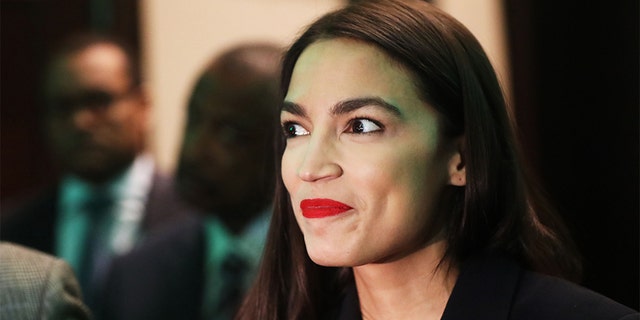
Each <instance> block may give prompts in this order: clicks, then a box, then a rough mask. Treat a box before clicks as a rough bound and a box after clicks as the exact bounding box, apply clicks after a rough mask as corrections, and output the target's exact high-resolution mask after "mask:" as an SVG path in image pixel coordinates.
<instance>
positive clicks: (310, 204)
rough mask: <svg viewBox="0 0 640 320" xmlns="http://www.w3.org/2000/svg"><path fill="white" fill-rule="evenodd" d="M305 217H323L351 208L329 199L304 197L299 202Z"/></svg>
mask: <svg viewBox="0 0 640 320" xmlns="http://www.w3.org/2000/svg"><path fill="white" fill-rule="evenodd" d="M300 209H302V215H303V216H304V217H305V218H325V217H330V216H335V215H338V214H341V213H343V212H345V211H349V210H351V209H353V208H351V207H350V206H348V205H346V204H344V203H342V202H338V201H335V200H331V199H305V200H302V201H301V202H300Z"/></svg>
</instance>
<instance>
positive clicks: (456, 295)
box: [442, 257, 522, 320]
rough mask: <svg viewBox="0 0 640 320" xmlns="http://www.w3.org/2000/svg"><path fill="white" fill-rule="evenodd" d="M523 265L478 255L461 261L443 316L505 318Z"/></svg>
mask: <svg viewBox="0 0 640 320" xmlns="http://www.w3.org/2000/svg"><path fill="white" fill-rule="evenodd" d="M521 273H522V269H521V268H520V267H519V266H518V265H517V264H516V263H515V262H513V261H511V260H508V259H504V258H497V257H477V258H472V259H469V261H467V262H465V263H464V264H463V267H462V270H461V272H460V276H459V277H458V280H457V281H456V285H455V287H454V288H453V292H452V293H451V297H449V301H448V302H447V306H446V308H445V310H444V314H443V315H442V319H443V320H463V319H475V320H483V319H487V320H506V319H508V318H509V312H510V308H511V301H512V299H513V296H514V295H515V292H516V289H517V286H518V282H519V279H520V275H521Z"/></svg>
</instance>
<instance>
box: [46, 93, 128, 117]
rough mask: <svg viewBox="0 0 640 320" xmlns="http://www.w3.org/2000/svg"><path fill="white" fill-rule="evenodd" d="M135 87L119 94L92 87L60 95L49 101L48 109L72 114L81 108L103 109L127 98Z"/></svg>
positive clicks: (58, 112) (52, 111) (51, 111)
mask: <svg viewBox="0 0 640 320" xmlns="http://www.w3.org/2000/svg"><path fill="white" fill-rule="evenodd" d="M134 89H135V87H131V88H129V89H127V90H126V91H125V92H123V93H119V94H118V93H113V92H108V91H106V90H100V89H92V90H85V91H82V92H79V93H75V94H67V95H58V96H55V97H52V98H51V99H50V100H49V101H48V103H47V106H48V111H49V112H50V113H54V114H70V113H73V112H75V111H77V110H79V109H89V110H95V111H103V110H106V109H107V108H109V107H110V106H111V105H113V104H114V103H116V102H117V101H119V100H121V99H124V98H126V97H127V96H128V95H129V94H131V93H132V92H133V91H134Z"/></svg>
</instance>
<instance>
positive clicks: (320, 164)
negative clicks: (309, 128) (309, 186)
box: [297, 136, 343, 182]
mask: <svg viewBox="0 0 640 320" xmlns="http://www.w3.org/2000/svg"><path fill="white" fill-rule="evenodd" d="M338 154H339V152H338V150H337V146H336V145H335V142H333V141H332V140H330V139H328V138H326V137H322V136H316V137H313V136H312V137H310V139H309V144H308V145H307V148H306V150H305V153H304V157H303V160H302V162H301V163H300V166H299V167H298V170H297V174H298V177H299V178H300V179H302V180H303V181H307V182H316V181H324V180H331V179H335V178H338V177H340V176H342V174H343V170H342V167H341V166H340V164H339V163H338V162H337V160H338Z"/></svg>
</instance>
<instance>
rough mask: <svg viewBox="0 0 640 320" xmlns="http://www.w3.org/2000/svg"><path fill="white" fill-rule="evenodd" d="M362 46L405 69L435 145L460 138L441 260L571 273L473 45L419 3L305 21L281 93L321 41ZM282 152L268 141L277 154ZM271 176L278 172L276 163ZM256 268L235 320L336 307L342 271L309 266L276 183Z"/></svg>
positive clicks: (560, 229) (365, 7)
mask: <svg viewBox="0 0 640 320" xmlns="http://www.w3.org/2000/svg"><path fill="white" fill-rule="evenodd" d="M331 38H350V39H355V40H359V41H363V42H365V43H368V44H372V45H375V46H377V47H378V48H380V49H381V50H383V51H384V52H386V54H388V55H389V57H391V58H392V59H394V60H395V61H397V62H398V63H400V64H401V65H403V66H404V67H406V70H408V71H409V72H410V74H412V76H413V78H414V82H415V84H416V85H417V87H418V90H419V92H420V94H422V98H423V99H424V100H425V102H427V103H428V104H429V105H431V106H433V107H434V108H435V109H436V110H437V111H438V112H439V113H440V114H441V115H442V116H441V118H442V119H443V120H442V121H443V123H442V126H443V128H444V129H443V132H442V134H444V135H445V137H464V143H463V145H464V149H463V151H462V158H463V161H464V163H465V166H466V175H467V179H466V181H467V183H466V186H465V187H453V186H449V187H446V188H447V189H446V190H445V191H444V197H445V198H446V199H445V201H444V202H445V207H446V209H445V211H444V212H445V214H446V216H445V217H444V221H445V225H446V227H445V228H446V234H447V243H448V247H447V251H446V253H445V257H443V261H444V260H445V259H446V260H448V261H451V262H453V264H458V263H461V262H463V261H464V260H465V259H467V258H469V257H470V256H473V255H476V254H481V253H495V254H501V255H507V256H509V257H511V258H513V259H515V260H517V261H519V262H520V263H521V264H522V265H523V266H525V267H527V268H529V269H532V270H535V271H539V272H543V273H547V274H551V275H556V276H561V277H565V278H572V279H575V277H576V276H577V275H579V272H580V266H579V262H578V259H577V257H576V255H575V253H574V252H575V251H574V249H573V245H572V242H571V240H570V238H569V237H568V236H567V232H566V230H565V228H564V226H563V225H562V223H561V222H560V221H559V219H558V218H557V217H556V215H555V214H554V213H553V211H552V210H551V209H550V206H548V205H547V202H546V201H544V200H543V197H542V195H541V194H540V192H538V191H537V190H538V188H537V187H536V185H535V184H534V183H533V181H532V180H531V179H530V178H529V174H528V173H527V172H526V170H525V169H524V166H523V165H522V159H520V156H519V151H518V149H517V146H516V138H515V134H514V130H513V128H512V127H511V122H510V119H509V116H508V112H507V107H506V103H505V100H504V97H503V94H502V91H501V88H500V85H499V82H498V80H497V77H496V74H495V71H494V70H493V68H492V66H491V64H490V62H489V60H488V58H487V56H486V54H485V53H484V51H483V49H482V47H481V45H480V44H479V43H478V41H477V40H476V39H475V38H474V36H473V35H472V34H471V33H470V32H469V31H468V30H467V29H466V28H465V27H464V26H463V25H462V24H460V23H459V22H458V21H456V20H455V19H454V18H452V17H451V16H449V15H448V14H446V13H444V12H442V11H440V10H438V9H437V8H435V7H433V6H431V5H429V4H427V3H425V2H423V1H419V0H415V1H399V0H393V1H390V0H381V1H362V2H358V3H355V4H353V5H350V6H348V7H346V8H343V9H341V10H338V11H336V12H333V13H330V14H327V15H325V16H323V17H322V18H320V19H319V20H317V21H316V22H314V23H313V24H312V25H311V26H310V27H309V28H308V29H307V30H306V31H305V32H304V33H303V34H302V36H300V37H299V38H298V39H297V41H295V43H294V44H293V45H292V46H291V48H290V49H289V51H288V52H287V54H286V55H285V57H284V61H283V71H282V82H281V85H282V94H283V97H284V96H285V95H286V92H287V90H288V86H289V81H290V78H291V74H292V72H293V68H294V66H295V63H296V61H297V59H298V57H299V56H300V55H301V54H302V52H303V51H304V50H305V49H306V48H307V47H308V46H309V45H310V44H312V43H314V42H316V41H318V40H321V39H331ZM284 147H285V142H284V139H281V140H280V141H278V148H279V150H278V151H279V154H280V155H282V152H283V150H284ZM277 172H278V174H279V173H280V165H279V162H278V165H277ZM265 250H266V251H265V253H264V258H263V262H262V266H261V269H260V271H259V274H258V277H257V279H256V282H255V285H254V287H253V288H252V290H251V291H250V293H249V295H248V296H247V299H246V300H245V303H244V305H243V308H242V309H241V311H240V313H239V315H238V317H239V319H273V320H275V319H303V318H304V319H316V318H321V317H322V315H323V313H324V312H325V311H326V310H327V309H331V306H332V305H333V304H335V303H336V301H335V300H336V297H337V296H339V293H340V290H341V289H342V287H343V282H345V281H351V280H350V279H349V274H350V273H349V269H348V268H329V267H322V266H318V265H316V264H314V263H313V262H312V261H311V260H310V259H309V257H308V255H307V253H306V250H305V246H304V240H303V237H302V233H301V231H300V229H299V227H298V225H297V224H296V221H295V218H294V215H293V211H292V207H291V203H290V199H289V194H288V192H287V190H286V189H285V187H284V184H283V182H282V180H281V178H280V177H279V178H278V184H277V186H276V199H275V208H274V216H273V218H272V222H271V228H270V230H269V235H268V240H267V244H266V249H265Z"/></svg>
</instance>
